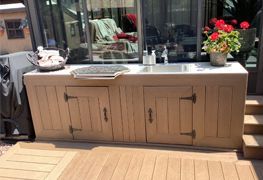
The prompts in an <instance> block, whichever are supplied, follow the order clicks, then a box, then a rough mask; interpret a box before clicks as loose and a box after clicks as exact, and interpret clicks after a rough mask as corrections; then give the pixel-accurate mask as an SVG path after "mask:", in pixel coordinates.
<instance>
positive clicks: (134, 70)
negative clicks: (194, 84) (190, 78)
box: [25, 62, 248, 76]
mask: <svg viewBox="0 0 263 180" xmlns="http://www.w3.org/2000/svg"><path fill="white" fill-rule="evenodd" d="M96 65H97V64H96ZM104 65H105V64H104ZM121 65H123V66H125V67H128V68H129V69H130V71H129V72H127V73H125V74H123V75H125V76H126V75H129V76H130V75H143V74H145V75H150V74H152V75H162V74H163V75H172V74H175V75H176V74H191V75H192V74H197V75H200V74H248V72H247V70H246V69H245V68H243V66H241V65H240V64H239V63H238V62H229V63H227V64H226V65H225V66H223V67H214V66H211V65H210V63H208V62H198V63H174V64H166V65H164V64H157V65H153V66H147V65H143V64H121ZM87 66H92V65H90V64H89V65H85V64H81V65H66V66H65V69H62V70H58V71H50V72H38V71H37V70H34V71H31V72H29V73H26V74H25V76H46V75H47V76H50V75H55V76H61V75H62V76H67V75H69V76H71V73H70V72H71V71H72V70H74V69H77V68H81V67H87ZM108 66H111V64H109V65H108Z"/></svg>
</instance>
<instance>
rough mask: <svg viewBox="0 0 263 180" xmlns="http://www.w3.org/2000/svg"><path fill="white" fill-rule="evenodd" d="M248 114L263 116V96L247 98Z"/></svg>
mask: <svg viewBox="0 0 263 180" xmlns="http://www.w3.org/2000/svg"><path fill="white" fill-rule="evenodd" d="M246 114H263V96H247V100H246Z"/></svg>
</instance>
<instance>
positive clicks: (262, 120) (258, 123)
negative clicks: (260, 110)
mask: <svg viewBox="0 0 263 180" xmlns="http://www.w3.org/2000/svg"><path fill="white" fill-rule="evenodd" d="M244 133H245V134H263V115H245V125H244Z"/></svg>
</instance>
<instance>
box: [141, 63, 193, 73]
mask: <svg viewBox="0 0 263 180" xmlns="http://www.w3.org/2000/svg"><path fill="white" fill-rule="evenodd" d="M189 71H190V64H168V65H155V66H146V67H144V68H143V69H142V70H141V71H140V72H141V73H173V72H189Z"/></svg>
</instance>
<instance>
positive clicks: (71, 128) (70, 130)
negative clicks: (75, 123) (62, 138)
mask: <svg viewBox="0 0 263 180" xmlns="http://www.w3.org/2000/svg"><path fill="white" fill-rule="evenodd" d="M74 131H82V129H77V128H73V127H72V126H71V125H70V126H69V133H70V134H73V132H74Z"/></svg>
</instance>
